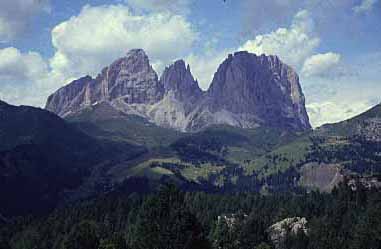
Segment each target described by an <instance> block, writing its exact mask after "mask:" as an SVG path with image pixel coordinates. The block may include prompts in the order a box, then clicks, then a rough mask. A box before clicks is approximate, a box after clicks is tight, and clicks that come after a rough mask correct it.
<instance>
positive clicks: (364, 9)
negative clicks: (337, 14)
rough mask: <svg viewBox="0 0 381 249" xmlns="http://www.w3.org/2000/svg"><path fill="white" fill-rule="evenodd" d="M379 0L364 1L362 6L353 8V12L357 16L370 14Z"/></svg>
mask: <svg viewBox="0 0 381 249" xmlns="http://www.w3.org/2000/svg"><path fill="white" fill-rule="evenodd" d="M378 2H379V0H362V2H361V4H360V5H357V6H355V7H353V11H354V12H355V13H356V14H362V13H366V12H369V11H371V10H372V9H373V7H374V5H376V4H377V3H378Z"/></svg>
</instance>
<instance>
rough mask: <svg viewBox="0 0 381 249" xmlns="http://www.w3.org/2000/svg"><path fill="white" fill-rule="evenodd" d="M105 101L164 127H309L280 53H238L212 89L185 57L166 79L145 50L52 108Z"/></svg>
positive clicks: (67, 91) (81, 84) (61, 93)
mask: <svg viewBox="0 0 381 249" xmlns="http://www.w3.org/2000/svg"><path fill="white" fill-rule="evenodd" d="M103 101H106V102H108V103H110V105H111V106H113V107H114V108H115V109H117V110H119V111H122V112H123V113H126V114H134V115H139V116H142V117H144V118H146V119H148V120H149V121H151V122H153V123H155V124H157V125H159V126H163V127H169V128H175V129H177V130H181V131H197V130H200V129H203V128H205V127H208V126H210V125H219V124H227V125H231V126H237V127H242V128H255V127H258V126H262V125H265V126H270V127H276V128H281V129H287V130H294V131H302V130H306V129H309V128H310V124H309V120H308V115H307V112H306V109H305V105H304V104H305V100H304V95H303V93H302V90H301V87H300V84H299V78H298V75H297V74H296V73H295V72H294V71H293V70H292V69H291V68H290V67H289V66H287V65H285V64H284V63H282V62H281V61H280V59H279V58H278V57H276V56H265V55H261V56H256V55H255V54H250V53H248V52H237V53H235V54H234V55H229V57H228V58H227V59H226V60H225V61H224V62H223V63H222V64H221V66H220V67H219V68H218V71H217V72H216V73H215V76H214V79H213V82H212V84H211V86H210V88H209V90H208V91H207V92H203V91H202V90H201V89H200V87H199V85H198V82H197V80H195V79H194V77H193V75H192V73H191V69H190V67H189V65H186V64H185V62H184V61H183V60H178V61H176V62H175V63H174V64H172V65H171V66H169V67H167V68H166V69H165V70H164V72H163V74H162V76H161V77H160V80H159V79H158V77H157V74H156V72H155V71H154V70H153V68H152V66H151V65H150V63H149V59H148V56H147V55H146V54H145V52H144V51H143V50H141V49H134V50H131V51H130V52H128V54H127V55H126V56H125V57H123V58H120V59H118V60H117V61H115V62H114V63H112V64H111V65H110V66H109V67H106V68H104V69H103V70H102V72H101V74H99V75H98V76H97V77H96V78H95V79H92V78H91V77H89V76H86V77H84V78H81V79H79V80H76V81H73V82H72V83H70V84H69V85H67V86H65V87H63V88H61V89H59V90H58V91H57V92H56V93H54V94H53V95H51V96H50V97H49V99H48V101H47V104H46V109H48V110H50V111H52V112H55V113H57V114H58V115H60V116H62V117H67V116H70V115H75V113H77V112H78V111H80V110H82V109H84V108H86V107H88V106H91V105H96V104H97V103H100V102H103Z"/></svg>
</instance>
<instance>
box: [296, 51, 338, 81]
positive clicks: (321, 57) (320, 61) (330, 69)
mask: <svg viewBox="0 0 381 249" xmlns="http://www.w3.org/2000/svg"><path fill="white" fill-rule="evenodd" d="M340 59H341V55H339V54H336V53H331V52H330V53H325V54H316V55H312V56H311V57H309V58H307V59H306V61H305V62H304V65H303V68H302V70H301V72H302V74H303V75H304V76H305V77H312V76H320V77H328V76H331V75H332V74H333V73H334V71H335V69H336V68H337V66H338V64H339V62H340Z"/></svg>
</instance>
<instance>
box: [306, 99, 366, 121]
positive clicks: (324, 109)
mask: <svg viewBox="0 0 381 249" xmlns="http://www.w3.org/2000/svg"><path fill="white" fill-rule="evenodd" d="M371 107H373V105H372V103H369V102H368V101H357V102H351V103H348V102H342V101H340V102H330V101H327V102H315V103H310V104H308V105H307V111H308V115H309V117H310V120H311V123H312V126H313V127H319V126H322V125H323V124H328V123H337V122H340V121H343V120H346V119H348V118H351V117H354V116H356V115H359V114H361V113H362V112H364V111H366V110H368V109H370V108H371Z"/></svg>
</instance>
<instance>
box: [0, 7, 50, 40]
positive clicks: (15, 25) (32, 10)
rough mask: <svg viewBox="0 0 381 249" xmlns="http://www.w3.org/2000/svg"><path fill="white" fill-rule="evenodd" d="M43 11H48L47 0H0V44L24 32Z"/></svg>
mask: <svg viewBox="0 0 381 249" xmlns="http://www.w3.org/2000/svg"><path fill="white" fill-rule="evenodd" d="M43 11H49V0H1V1H0V42H7V41H10V40H12V39H14V38H15V37H16V36H17V35H19V34H20V33H22V32H24V31H25V28H26V27H27V26H28V25H30V22H31V20H32V18H33V17H34V16H35V15H37V14H39V13H41V12H43Z"/></svg>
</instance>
